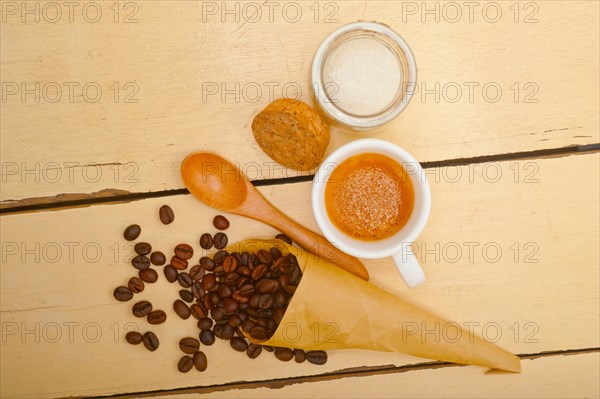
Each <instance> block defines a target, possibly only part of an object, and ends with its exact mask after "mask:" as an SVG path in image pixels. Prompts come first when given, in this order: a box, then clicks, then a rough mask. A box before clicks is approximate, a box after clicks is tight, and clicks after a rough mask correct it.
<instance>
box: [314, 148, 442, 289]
mask: <svg viewBox="0 0 600 399" xmlns="http://www.w3.org/2000/svg"><path fill="white" fill-rule="evenodd" d="M364 153H377V154H382V155H386V156H388V157H390V158H392V159H393V160H395V161H396V162H398V163H399V164H400V165H402V167H403V168H404V169H405V170H406V172H407V174H408V176H409V177H410V179H411V182H412V186H413V189H414V194H415V196H414V207H413V211H412V213H411V215H410V217H409V219H408V221H407V222H406V224H405V225H404V226H402V228H401V229H400V230H399V231H398V232H396V234H394V235H393V236H391V237H388V238H385V239H383V240H377V241H361V240H357V239H355V238H352V237H350V236H349V235H347V234H345V233H343V232H342V231H341V230H339V229H338V228H337V227H336V226H335V225H334V224H333V223H332V222H331V219H330V218H329V215H328V214H327V210H326V209H325V186H326V185H327V180H328V179H329V176H330V175H331V173H332V172H333V171H334V169H335V168H336V167H337V166H338V165H340V164H341V163H342V162H344V161H345V160H346V159H348V158H350V157H352V156H354V155H359V154H364ZM312 208H313V214H314V216H315V219H316V220H317V224H318V225H319V228H320V229H321V231H322V232H323V235H324V236H325V237H326V238H327V239H328V240H329V241H330V242H331V243H332V244H333V245H336V246H337V247H338V248H339V249H340V250H342V251H343V252H346V253H348V254H350V255H353V256H356V257H358V258H365V259H379V258H385V257H388V256H391V257H392V258H393V259H394V262H395V264H396V267H397V268H398V271H399V272H400V274H401V275H402V278H403V279H404V281H405V282H406V285H408V286H409V287H411V288H412V287H416V286H417V285H419V284H421V283H423V282H424V281H425V274H424V273H423V269H421V266H420V265H419V262H418V261H417V259H416V257H415V255H414V254H413V253H412V251H411V248H410V247H411V244H412V243H413V242H414V240H415V239H416V238H417V236H418V235H419V234H420V233H421V231H422V230H423V228H424V227H425V224H426V223H427V219H428V218H429V211H430V209H431V191H430V190H429V184H428V183H427V177H426V176H425V173H424V171H423V168H422V167H421V165H420V164H419V162H417V160H416V159H415V158H413V156H412V155H410V154H409V153H408V152H406V151H405V150H403V149H402V148H400V147H398V146H397V145H395V144H393V143H390V142H389V141H385V140H378V139H363V140H356V141H352V142H350V143H348V144H346V145H343V146H341V147H340V148H338V149H337V150H335V151H334V152H333V153H332V154H331V155H329V156H328V157H327V159H325V161H323V163H322V164H321V165H320V166H319V169H318V171H317V173H316V174H315V178H314V181H313V187H312Z"/></svg>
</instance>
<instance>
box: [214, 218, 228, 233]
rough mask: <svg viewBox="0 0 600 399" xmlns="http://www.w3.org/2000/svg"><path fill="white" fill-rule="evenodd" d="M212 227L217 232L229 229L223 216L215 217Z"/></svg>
mask: <svg viewBox="0 0 600 399" xmlns="http://www.w3.org/2000/svg"><path fill="white" fill-rule="evenodd" d="M213 226H215V228H217V229H218V230H227V229H228V228H229V220H227V218H226V217H225V216H223V215H217V216H215V218H214V219H213Z"/></svg>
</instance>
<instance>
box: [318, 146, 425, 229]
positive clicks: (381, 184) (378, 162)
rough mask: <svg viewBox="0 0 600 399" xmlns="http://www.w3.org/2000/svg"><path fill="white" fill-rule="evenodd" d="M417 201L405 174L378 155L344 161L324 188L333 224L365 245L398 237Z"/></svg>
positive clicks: (401, 168) (356, 157)
mask: <svg viewBox="0 0 600 399" xmlns="http://www.w3.org/2000/svg"><path fill="white" fill-rule="evenodd" d="M414 201H415V191H414V189H413V186H412V182H411V180H410V177H409V176H408V174H407V172H406V170H405V169H404V168H403V167H402V165H400V164H399V163H398V162H396V161H395V160H393V159H392V158H390V157H388V156H386V155H383V154H378V153H363V154H359V155H354V156H352V157H350V158H348V159H346V160H344V161H343V162H342V163H341V164H340V165H338V166H337V167H336V168H335V169H334V171H333V172H332V173H331V175H330V176H329V179H328V181H327V184H326V186H325V209H326V210H327V215H328V216H329V218H330V219H331V221H332V222H333V224H334V225H335V226H336V227H337V228H338V229H340V230H341V231H342V232H344V233H345V234H347V235H349V236H350V237H352V238H356V239H357V240H362V241H375V240H382V239H385V238H388V237H391V236H393V235H394V234H396V233H397V232H398V231H399V230H400V229H401V228H402V227H403V226H404V225H405V224H406V222H407V221H408V219H409V217H410V215H411V213H412V210H413V206H414Z"/></svg>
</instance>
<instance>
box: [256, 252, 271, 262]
mask: <svg viewBox="0 0 600 399" xmlns="http://www.w3.org/2000/svg"><path fill="white" fill-rule="evenodd" d="M256 257H257V258H258V260H259V261H260V263H264V264H265V265H270V264H271V262H272V261H273V257H272V256H271V252H269V251H267V250H266V249H261V250H260V251H258V252H257V254H256Z"/></svg>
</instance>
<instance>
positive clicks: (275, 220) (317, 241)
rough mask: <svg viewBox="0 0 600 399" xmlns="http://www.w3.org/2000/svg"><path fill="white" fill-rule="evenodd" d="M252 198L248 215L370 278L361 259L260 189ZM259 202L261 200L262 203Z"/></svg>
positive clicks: (325, 257) (357, 274) (306, 248)
mask: <svg viewBox="0 0 600 399" xmlns="http://www.w3.org/2000/svg"><path fill="white" fill-rule="evenodd" d="M255 194H256V195H253V196H252V197H253V198H252V199H253V200H254V201H249V202H251V203H252V202H255V203H254V204H253V206H252V207H251V208H252V209H253V211H251V212H246V213H245V214H246V216H251V217H252V218H254V219H258V220H260V221H261V222H264V223H266V224H268V225H270V226H272V227H274V228H276V229H277V230H279V231H281V232H282V233H284V234H285V235H287V236H288V237H290V238H291V239H292V240H294V241H295V242H296V243H298V245H300V246H301V247H302V248H304V249H305V250H307V251H309V252H311V253H313V254H315V255H317V256H319V257H321V258H323V259H325V260H327V261H329V262H331V263H333V264H334V265H336V266H338V267H340V268H342V269H344V270H346V271H347V272H350V273H352V274H354V275H355V276H357V277H360V278H362V279H363V280H367V281H368V280H369V273H368V272H367V269H366V268H365V266H364V265H363V264H362V263H361V261H360V260H358V259H357V258H355V257H354V256H351V255H348V254H346V253H344V252H342V251H340V250H339V249H337V248H336V247H335V246H333V245H332V244H331V243H330V242H329V241H327V239H326V238H325V237H323V236H322V235H319V234H317V233H315V232H313V231H311V230H309V229H307V228H306V227H304V226H302V225H301V224H299V223H297V222H296V221H294V220H293V219H291V218H290V217H289V216H287V215H285V214H284V213H283V212H281V211H280V210H279V209H277V208H275V207H274V206H273V205H272V204H271V203H270V202H269V201H268V200H267V199H266V198H264V197H263V196H262V195H261V194H260V193H259V192H258V191H255ZM258 202H261V203H260V204H259V203H258Z"/></svg>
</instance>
